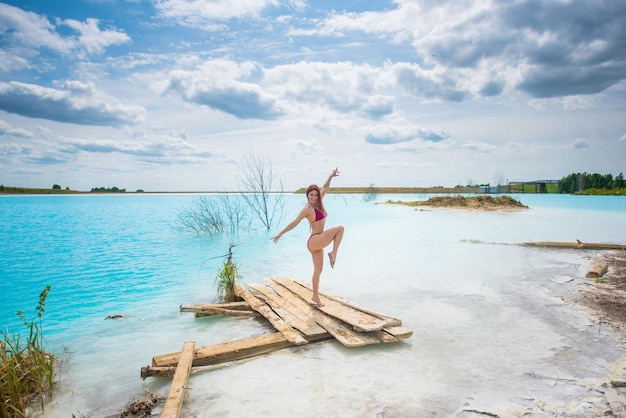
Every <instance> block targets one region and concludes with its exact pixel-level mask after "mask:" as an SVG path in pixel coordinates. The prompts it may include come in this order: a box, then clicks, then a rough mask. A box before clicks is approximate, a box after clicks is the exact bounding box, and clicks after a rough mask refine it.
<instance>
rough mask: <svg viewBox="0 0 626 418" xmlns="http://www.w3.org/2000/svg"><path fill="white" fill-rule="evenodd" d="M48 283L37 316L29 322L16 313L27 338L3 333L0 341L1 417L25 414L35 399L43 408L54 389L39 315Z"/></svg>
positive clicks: (51, 362) (52, 358)
mask: <svg viewBox="0 0 626 418" xmlns="http://www.w3.org/2000/svg"><path fill="white" fill-rule="evenodd" d="M49 291H50V286H46V288H45V289H44V290H43V291H42V292H41V294H40V295H39V304H38V305H37V319H36V320H33V321H30V322H29V321H28V320H27V319H26V316H25V315H24V313H23V312H22V311H18V312H17V314H18V316H19V317H20V319H21V320H22V321H23V323H24V325H25V326H26V328H27V329H28V330H29V334H28V338H27V339H24V337H22V336H21V335H20V334H12V333H9V332H8V331H6V332H2V339H1V340H0V349H1V351H0V396H1V397H2V403H0V416H2V417H7V418H9V417H11V418H12V417H25V416H26V412H27V408H28V407H29V406H30V405H31V404H32V403H33V402H36V401H39V402H41V408H42V409H43V407H44V402H45V400H46V399H50V398H52V395H53V392H54V384H55V382H54V364H55V356H54V355H53V354H50V353H47V352H46V351H45V350H44V337H43V327H42V316H43V314H44V312H45V303H46V298H47V297H48V292H49Z"/></svg>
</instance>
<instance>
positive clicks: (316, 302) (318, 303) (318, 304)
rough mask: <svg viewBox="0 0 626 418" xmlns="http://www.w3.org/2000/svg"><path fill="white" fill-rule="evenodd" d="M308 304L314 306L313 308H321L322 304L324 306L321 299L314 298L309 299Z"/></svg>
mask: <svg viewBox="0 0 626 418" xmlns="http://www.w3.org/2000/svg"><path fill="white" fill-rule="evenodd" d="M309 305H311V306H312V307H314V308H321V307H322V306H324V304H323V303H322V301H321V300H319V299H317V300H315V299H311V300H310V301H309Z"/></svg>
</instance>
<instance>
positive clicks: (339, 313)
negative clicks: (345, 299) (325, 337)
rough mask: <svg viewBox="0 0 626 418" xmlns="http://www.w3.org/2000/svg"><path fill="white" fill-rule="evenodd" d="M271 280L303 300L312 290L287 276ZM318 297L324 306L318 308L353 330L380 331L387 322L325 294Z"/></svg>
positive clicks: (309, 296)
mask: <svg viewBox="0 0 626 418" xmlns="http://www.w3.org/2000/svg"><path fill="white" fill-rule="evenodd" d="M272 280H273V281H275V282H277V283H278V284H280V285H282V286H284V287H286V288H287V289H289V290H290V291H292V292H293V293H295V294H296V295H298V296H300V297H301V298H302V299H304V300H309V299H310V298H311V294H312V292H311V290H310V289H307V288H306V287H304V286H302V285H301V284H299V283H296V282H295V281H293V280H291V279H289V278H286V277H277V276H275V277H272ZM320 299H321V300H322V303H323V304H324V306H322V307H320V308H318V309H319V310H321V311H322V312H324V313H326V314H328V315H330V316H332V317H334V318H337V319H340V320H341V321H343V322H345V323H347V324H350V325H351V326H352V327H353V328H354V330H355V331H358V332H370V331H380V330H382V329H383V328H384V327H385V326H386V324H387V321H386V320H384V319H381V318H378V317H376V316H373V315H370V314H367V313H365V312H362V311H359V310H357V309H354V308H352V307H350V306H347V305H344V304H342V303H340V302H337V301H335V300H333V299H330V298H327V297H325V296H322V295H320ZM320 325H321V324H320ZM322 326H323V325H322ZM329 332H330V331H329Z"/></svg>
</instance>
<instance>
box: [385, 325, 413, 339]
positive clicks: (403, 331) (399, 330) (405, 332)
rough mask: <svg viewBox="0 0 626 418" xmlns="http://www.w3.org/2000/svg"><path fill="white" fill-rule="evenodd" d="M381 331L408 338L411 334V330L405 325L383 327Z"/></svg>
mask: <svg viewBox="0 0 626 418" xmlns="http://www.w3.org/2000/svg"><path fill="white" fill-rule="evenodd" d="M383 331H385V332H387V333H389V334H391V335H393V336H394V337H396V338H401V339H406V338H410V337H411V336H412V335H413V330H412V329H410V328H407V327H389V328H383Z"/></svg>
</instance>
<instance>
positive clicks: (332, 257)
mask: <svg viewBox="0 0 626 418" xmlns="http://www.w3.org/2000/svg"><path fill="white" fill-rule="evenodd" d="M328 259H329V260H330V268H331V269H334V268H335V256H333V253H328Z"/></svg>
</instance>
